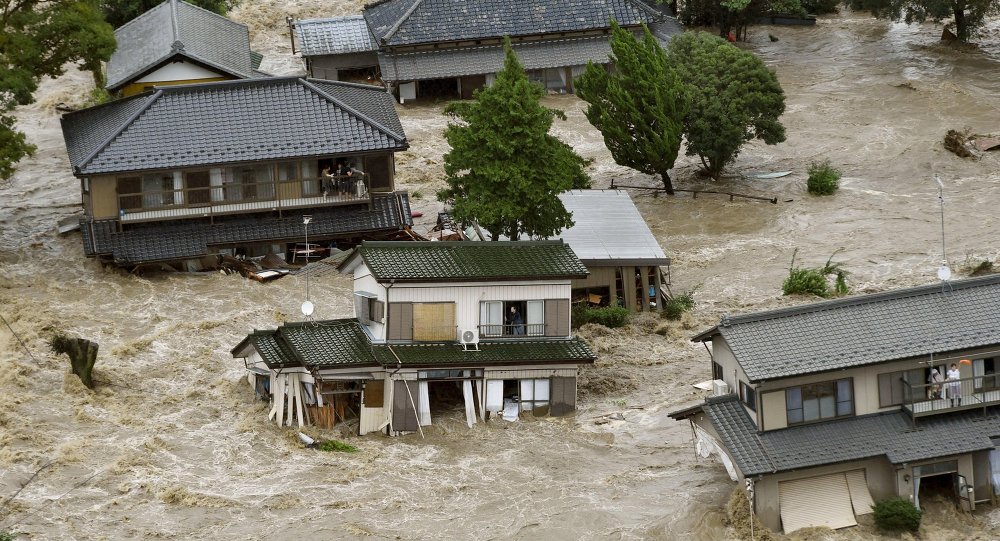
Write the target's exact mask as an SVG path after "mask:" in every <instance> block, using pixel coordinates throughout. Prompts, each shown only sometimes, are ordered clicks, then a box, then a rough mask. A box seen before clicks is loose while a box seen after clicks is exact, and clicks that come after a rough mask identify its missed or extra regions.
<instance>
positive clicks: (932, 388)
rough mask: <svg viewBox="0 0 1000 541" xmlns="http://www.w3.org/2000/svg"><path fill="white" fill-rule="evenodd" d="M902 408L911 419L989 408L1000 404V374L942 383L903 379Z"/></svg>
mask: <svg viewBox="0 0 1000 541" xmlns="http://www.w3.org/2000/svg"><path fill="white" fill-rule="evenodd" d="M902 383H903V409H904V410H906V412H907V413H909V414H910V417H912V418H917V417H925V416H928V415H936V414H938V413H947V412H953V411H963V410H971V409H977V408H986V407H988V406H993V405H997V404H1000V375H994V374H986V375H983V376H976V377H971V378H962V379H957V380H947V381H945V382H943V383H940V384H926V383H923V384H911V383H910V382H908V381H906V380H903V382H902Z"/></svg>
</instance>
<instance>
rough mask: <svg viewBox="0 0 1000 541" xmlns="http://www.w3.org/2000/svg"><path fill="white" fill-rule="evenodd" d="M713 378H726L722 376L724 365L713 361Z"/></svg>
mask: <svg viewBox="0 0 1000 541" xmlns="http://www.w3.org/2000/svg"><path fill="white" fill-rule="evenodd" d="M712 379H725V378H723V377H722V365H721V364H719V363H717V362H715V361H712Z"/></svg>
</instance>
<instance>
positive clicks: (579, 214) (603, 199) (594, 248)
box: [557, 190, 670, 266]
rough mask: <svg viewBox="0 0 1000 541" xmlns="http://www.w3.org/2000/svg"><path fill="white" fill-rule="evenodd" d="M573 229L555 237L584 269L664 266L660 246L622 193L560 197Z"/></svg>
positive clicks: (578, 192) (587, 192)
mask: <svg viewBox="0 0 1000 541" xmlns="http://www.w3.org/2000/svg"><path fill="white" fill-rule="evenodd" d="M559 200H560V201H562V202H563V206H565V207H566V210H568V211H570V212H571V213H573V221H574V222H575V223H574V224H573V227H570V228H568V229H564V230H563V231H562V232H560V233H559V234H558V235H557V236H558V237H560V238H562V239H563V240H564V241H566V242H567V243H568V244H569V245H570V247H571V248H573V252H574V253H575V254H576V256H577V257H579V258H580V261H583V264H584V265H588V266H589V265H592V264H596V265H666V264H667V263H669V262H670V260H669V259H667V256H666V254H664V253H663V249H662V248H660V243H659V242H658V241H657V240H656V237H654V236H653V233H652V232H651V231H650V230H649V226H648V225H646V221H645V220H643V219H642V215H641V214H639V209H637V208H635V204H634V203H632V198H631V197H629V194H628V192H626V191H624V190H570V191H568V192H563V193H561V194H559Z"/></svg>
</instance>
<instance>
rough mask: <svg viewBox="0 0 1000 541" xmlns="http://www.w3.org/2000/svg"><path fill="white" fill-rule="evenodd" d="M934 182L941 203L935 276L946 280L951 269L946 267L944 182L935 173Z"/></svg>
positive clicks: (949, 276)
mask: <svg viewBox="0 0 1000 541" xmlns="http://www.w3.org/2000/svg"><path fill="white" fill-rule="evenodd" d="M934 182H936V183H937V185H938V203H940V205H941V266H940V267H938V271H937V276H938V279H939V280H941V281H942V282H947V281H948V280H949V279H950V278H951V269H950V268H949V267H948V251H947V250H946V249H945V243H944V184H943V183H942V182H941V177H939V176H938V175H937V174H936V173H935V174H934Z"/></svg>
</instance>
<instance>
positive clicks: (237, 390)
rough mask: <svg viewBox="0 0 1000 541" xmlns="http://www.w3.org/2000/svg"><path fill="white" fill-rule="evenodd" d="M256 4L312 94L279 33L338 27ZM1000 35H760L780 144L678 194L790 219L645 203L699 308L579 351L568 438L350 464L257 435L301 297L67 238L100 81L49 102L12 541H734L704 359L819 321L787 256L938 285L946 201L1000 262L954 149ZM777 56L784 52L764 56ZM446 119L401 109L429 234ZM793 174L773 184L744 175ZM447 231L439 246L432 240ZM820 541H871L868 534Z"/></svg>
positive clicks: (29, 268)
mask: <svg viewBox="0 0 1000 541" xmlns="http://www.w3.org/2000/svg"><path fill="white" fill-rule="evenodd" d="M285 5H286V4H283V3H279V2H275V1H271V2H265V1H261V2H249V1H247V2H245V3H244V5H242V6H240V7H239V8H238V9H237V10H236V11H235V12H234V16H235V17H237V18H242V19H244V20H246V21H247V22H248V23H250V25H251V27H252V28H253V31H254V32H255V37H254V40H255V47H258V48H260V49H261V50H263V51H264V52H266V53H268V54H269V55H270V57H269V58H268V60H267V64H265V68H266V69H270V70H271V71H272V72H274V73H292V72H294V71H295V70H296V69H298V64H297V63H296V61H295V60H294V59H293V58H291V57H290V56H289V55H288V52H289V51H288V47H287V41H286V40H287V37H286V36H283V35H282V32H283V31H285V29H284V28H283V16H284V12H285V11H284V10H285V9H287V10H288V11H292V12H294V13H293V14H294V15H296V16H299V17H308V16H320V15H324V14H327V15H330V14H340V13H347V12H350V11H352V10H357V9H358V7H359V3H358V2H342V3H337V4H335V5H334V7H331V8H330V10H329V11H325V10H324V8H323V6H322V4H321V3H319V2H318V1H313V0H308V1H299V2H293V3H290V4H287V8H286V7H284V6H285ZM998 28H1000V25H998V24H997V21H992V22H991V24H990V26H989V28H988V29H987V33H986V36H985V38H984V40H983V45H982V47H981V48H953V47H949V46H946V45H942V44H940V43H939V42H938V41H937V36H938V35H939V34H940V27H939V26H937V25H923V26H905V25H897V24H890V23H887V22H884V21H876V20H873V19H871V18H869V17H867V16H865V15H862V14H850V13H846V14H842V15H836V16H831V17H824V18H821V19H820V21H819V23H818V24H817V25H816V26H815V27H812V28H788V27H757V28H754V29H753V30H752V32H751V34H752V36H751V42H750V43H749V44H748V45H747V46H748V47H749V48H750V49H752V50H753V51H755V52H756V53H757V54H759V55H761V56H762V57H763V58H764V60H765V61H766V62H767V63H768V64H769V65H770V66H772V67H773V68H774V69H775V70H777V73H778V76H779V78H780V80H781V83H782V86H783V87H784V89H785V92H786V94H787V112H786V113H785V115H784V117H783V122H784V124H785V126H786V127H787V130H788V141H787V142H786V143H784V144H781V145H777V146H770V147H768V146H763V145H756V144H755V145H750V146H748V147H747V148H746V149H745V150H744V152H743V153H742V155H741V156H740V158H739V160H738V162H737V164H736V165H735V166H734V167H733V168H732V172H733V173H734V176H732V177H731V178H727V179H725V180H723V181H722V182H719V183H712V182H709V181H705V180H704V179H701V178H700V177H698V176H697V174H696V167H695V164H694V161H693V160H691V159H690V158H683V159H681V160H679V162H678V167H677V169H676V171H675V177H676V179H677V181H678V184H679V185H680V187H684V188H691V187H703V188H705V187H712V188H722V189H726V190H731V191H736V192H742V193H748V194H755V195H765V196H775V197H778V198H779V200H780V202H779V203H778V204H777V205H771V204H768V203H761V202H751V201H746V200H737V201H734V202H729V201H728V199H727V198H725V197H720V196H701V197H699V198H697V199H692V198H690V196H685V195H678V196H676V197H665V196H661V197H654V196H652V195H650V193H649V192H646V191H643V190H633V191H632V196H633V198H634V199H635V201H636V203H637V205H638V206H639V208H640V210H641V211H642V213H643V215H644V216H645V218H646V219H647V221H648V222H649V223H650V226H651V228H652V229H653V231H654V232H655V233H656V235H657V236H658V238H659V239H660V241H661V244H662V245H663V247H664V248H665V249H666V250H667V252H668V253H669V255H670V256H671V257H672V258H673V260H674V265H673V276H674V288H675V290H686V289H690V288H692V287H695V286H697V293H696V295H695V298H696V300H697V301H698V305H697V307H696V309H695V310H694V312H693V313H692V314H688V315H686V316H685V318H684V319H683V320H682V321H681V322H678V323H669V324H667V323H664V322H662V321H659V320H656V319H653V318H639V319H638V320H637V321H636V322H635V323H634V324H632V325H631V326H630V327H629V328H627V329H625V330H620V331H608V330H605V329H603V328H597V327H588V328H585V329H583V330H582V332H581V334H582V335H583V336H584V337H585V338H586V339H587V340H588V341H589V342H590V343H591V344H592V345H593V347H594V349H595V350H596V351H597V352H598V353H599V354H600V359H599V360H598V362H597V364H596V365H595V366H594V367H593V368H587V369H585V370H584V372H583V374H582V376H581V396H580V409H579V411H578V412H577V414H576V415H575V416H571V417H567V418H560V419H540V420H523V421H521V422H517V423H511V424H507V423H501V422H493V423H490V424H488V425H483V424H479V425H477V426H476V427H475V428H473V429H471V430H469V429H467V428H465V426H464V423H463V422H462V420H461V414H460V413H457V414H456V415H454V416H450V417H449V416H448V415H445V416H442V417H440V419H439V420H438V421H437V422H436V423H435V425H434V426H433V427H431V428H430V429H429V430H428V434H427V438H426V439H421V438H420V436H418V435H411V436H406V437H401V438H387V437H382V436H369V437H364V438H358V437H354V436H351V435H350V434H335V435H336V436H337V437H341V438H342V439H345V440H346V441H348V442H350V443H352V444H354V445H356V446H357V447H358V448H359V449H360V451H359V452H358V453H356V454H327V453H320V452H315V451H311V450H306V449H302V448H301V447H300V446H299V445H298V444H297V442H296V441H295V438H294V432H293V431H290V430H282V429H279V428H277V427H275V426H274V425H272V424H269V423H267V422H266V420H265V419H266V413H265V408H264V406H263V405H262V404H261V403H259V402H255V401H254V400H253V399H252V391H251V390H250V388H249V387H248V386H247V385H246V384H245V380H244V379H243V378H242V376H243V367H242V364H241V363H240V362H239V361H237V360H234V359H232V358H230V355H229V349H230V348H231V347H232V346H233V345H234V344H236V343H237V342H238V341H239V340H240V339H241V338H242V337H243V336H245V335H246V334H247V333H248V332H249V331H250V330H251V329H254V328H272V327H274V326H276V325H278V324H280V323H281V322H283V321H286V320H291V319H295V317H296V314H297V306H298V304H299V303H300V301H301V299H302V297H303V285H304V284H303V283H302V282H301V280H300V279H299V278H296V277H289V278H285V279H283V280H279V281H277V282H274V283H271V284H267V285H261V284H258V283H255V282H248V281H245V280H243V279H242V278H240V277H238V276H224V275H219V274H207V275H200V276H192V275H176V274H175V275H166V274H159V275H146V276H131V275H126V274H123V273H121V272H118V271H114V270H109V269H103V268H102V267H101V266H100V265H98V264H97V263H95V262H93V261H90V260H87V259H86V258H85V257H84V256H83V254H82V250H81V245H80V244H81V242H80V238H79V236H78V234H70V235H68V236H66V237H59V236H57V235H56V234H55V226H56V222H57V220H59V219H61V218H64V217H67V216H70V215H73V214H74V213H77V212H78V208H79V199H80V195H79V188H78V182H77V181H76V180H75V179H74V178H73V177H72V176H71V174H70V168H69V165H68V163H67V160H66V157H65V150H64V148H63V144H62V138H61V135H60V132H59V124H58V118H57V116H56V113H55V110H54V106H55V104H56V103H59V102H65V103H70V104H72V103H78V102H79V101H80V99H81V96H83V95H84V94H85V92H86V90H87V85H88V77H87V76H85V75H83V74H80V73H78V72H71V73H69V74H67V75H66V76H64V77H62V78H60V79H59V80H57V81H46V82H45V83H44V84H43V86H42V88H41V89H40V91H39V101H38V103H37V104H35V105H32V106H29V107H25V108H22V109H20V110H18V112H17V115H18V119H19V122H20V127H21V129H23V130H25V131H26V132H27V133H28V134H29V137H30V139H31V141H32V142H34V143H35V144H37V145H38V147H39V150H38V154H37V155H36V156H35V157H34V158H33V159H31V160H28V161H26V162H24V163H23V164H22V166H21V168H20V171H19V172H18V174H17V176H16V178H15V180H14V182H13V185H12V186H9V187H7V188H6V189H4V190H3V191H0V232H2V237H0V310H2V313H3V315H4V317H5V318H6V319H7V320H8V321H9V322H10V324H11V325H12V327H13V329H14V330H15V331H16V333H17V335H18V336H19V337H20V339H22V340H23V341H24V343H25V344H26V346H27V347H28V348H29V350H30V352H31V354H30V355H28V354H26V353H25V352H24V350H23V349H21V347H20V346H19V344H18V341H17V339H16V338H15V337H14V335H13V334H12V333H11V332H9V330H8V329H6V328H0V502H3V501H4V500H6V498H8V497H9V496H10V495H12V494H13V493H14V492H15V491H16V490H18V488H19V487H20V486H21V485H22V483H24V482H25V481H26V480H27V479H28V478H29V477H30V476H31V474H32V473H33V472H35V471H36V470H37V469H38V468H40V467H42V466H43V465H46V464H51V465H50V466H49V467H48V468H46V469H44V470H43V471H42V472H41V473H39V474H38V476H37V478H36V479H35V480H34V481H33V482H31V483H30V484H28V485H27V486H26V487H25V488H24V489H23V491H21V492H20V494H18V495H17V497H16V498H14V499H13V500H12V501H10V503H9V504H8V505H7V506H6V507H2V506H3V504H2V503H0V531H3V530H8V529H13V530H16V531H20V532H24V533H25V534H28V535H30V536H31V537H32V538H37V539H123V538H154V537H155V538H177V539H288V538H298V537H304V536H307V535H309V536H311V537H317V538H325V539H329V538H355V537H365V536H374V537H377V538H406V539H410V538H413V539H430V538H459V539H463V538H479V539H502V538H512V537H513V538H532V539H537V538H542V539H549V538H551V539H578V538H612V539H645V538H659V539H722V538H726V537H729V536H731V535H732V532H731V530H728V529H727V527H726V525H725V523H724V511H723V508H724V505H725V502H726V500H727V497H728V495H729V493H730V492H731V490H732V489H733V484H732V483H730V482H729V481H728V478H727V477H726V475H725V472H724V470H723V469H722V468H721V467H720V466H719V465H717V464H715V463H713V462H711V461H709V460H702V459H697V458H696V457H695V455H694V453H693V451H692V448H691V442H690V432H689V429H688V427H687V426H686V425H684V424H682V423H677V422H674V421H671V420H670V419H668V418H667V417H666V413H667V412H668V411H671V410H673V409H677V408H679V407H682V406H685V405H688V404H691V403H694V402H695V401H696V400H699V399H700V398H701V396H702V394H701V392H700V391H695V390H694V389H693V388H692V387H691V386H690V384H691V383H694V382H697V381H701V380H705V379H708V377H709V370H708V360H707V356H706V354H705V352H704V350H703V349H702V348H701V346H700V345H695V344H691V343H689V342H687V339H688V338H689V337H690V336H691V335H693V334H694V333H695V332H697V331H698V330H700V329H703V328H705V327H706V326H708V325H710V324H712V323H713V322H715V321H716V320H717V318H718V317H719V316H720V315H721V314H723V313H726V312H742V311H749V310H757V309H764V308H772V307H776V306H781V305H786V304H791V303H796V302H803V301H804V300H803V299H784V298H782V297H781V296H780V283H781V280H782V278H783V277H784V275H785V274H786V272H787V267H788V264H789V261H790V259H791V256H792V251H793V250H794V249H795V248H798V249H799V252H798V253H799V256H798V257H799V261H801V262H802V263H804V264H807V265H814V264H815V265H819V264H822V263H823V262H824V261H825V260H826V258H827V257H828V256H829V255H830V254H831V253H833V252H834V251H836V250H842V251H841V252H840V253H839V254H838V256H837V260H838V261H841V262H842V263H843V264H844V266H845V268H846V269H847V270H849V271H850V272H851V275H850V277H849V282H850V285H851V286H852V287H853V288H854V290H855V291H856V292H865V291H875V290H882V289H887V288H891V287H900V286H909V285H914V284H920V283H927V282H930V281H932V280H934V274H935V269H936V267H937V266H938V264H939V263H940V260H941V245H940V236H939V235H940V229H939V228H940V222H939V214H938V210H939V207H938V203H937V193H936V187H935V185H934V183H933V182H932V180H931V177H932V174H934V173H937V174H939V175H940V176H941V178H942V179H943V181H944V183H945V186H946V188H945V199H946V234H947V240H948V252H947V256H948V259H949V261H950V263H951V264H952V267H953V268H956V269H959V268H961V267H962V266H963V264H965V262H966V261H969V262H976V261H979V260H985V259H989V260H993V261H996V260H997V257H998V253H997V251H998V247H997V243H996V208H997V203H998V202H1000V198H998V185H1000V173H998V169H1000V168H998V163H1000V161H998V159H997V158H996V157H995V156H996V154H993V155H987V156H986V157H985V158H984V159H983V160H981V161H969V160H963V159H960V158H958V157H956V156H954V155H952V154H950V153H948V152H947V151H945V150H944V149H943V147H942V144H941V141H942V137H943V135H944V133H945V131H946V130H947V129H949V128H955V129H962V128H963V127H966V126H968V127H970V128H971V129H972V130H973V131H976V132H992V133H998V132H1000V77H998V76H997V73H1000V32H998ZM769 32H770V33H772V34H774V35H775V36H776V37H778V38H779V41H775V42H771V41H770V40H769V39H768V38H767V34H768V33H769ZM546 103H547V104H549V105H551V106H555V107H559V108H562V109H564V110H566V111H567V114H568V115H569V120H568V121H567V122H563V123H558V124H557V126H556V127H555V132H556V133H557V134H558V135H559V136H560V137H561V138H563V139H564V140H566V141H567V142H569V143H570V144H572V145H573V146H574V147H575V148H576V149H577V150H578V151H579V152H580V153H581V154H583V155H584V156H587V157H592V158H595V160H596V161H595V163H594V165H593V166H592V170H591V173H592V175H593V178H594V184H595V187H606V186H608V185H609V184H610V182H611V180H612V179H617V180H618V181H620V182H622V183H628V184H635V185H648V186H654V185H655V184H656V180H655V179H651V178H649V177H647V176H645V175H641V174H637V173H635V172H632V171H629V170H627V169H624V168H621V167H619V166H616V165H615V164H614V163H613V162H612V161H611V160H610V159H609V156H608V153H607V151H606V149H605V148H604V145H603V142H602V140H601V137H600V135H599V134H598V133H597V132H595V130H593V129H592V128H591V127H590V126H589V125H588V124H587V122H586V120H585V119H584V117H583V113H582V111H583V106H582V104H581V102H579V101H578V100H577V99H576V98H574V97H572V96H553V97H550V98H546ZM441 109H442V108H441V105H438V104H433V105H414V106H407V107H405V108H401V109H400V115H401V116H402V120H403V124H404V126H405V128H406V132H407V134H408V136H409V138H410V141H411V143H412V148H411V150H410V151H408V152H407V153H404V154H402V155H399V156H398V170H399V175H400V183H401V185H402V186H403V187H404V188H406V189H409V190H410V191H411V193H413V194H414V197H415V199H416V200H415V208H417V209H418V210H423V211H425V213H426V214H427V215H428V218H427V220H432V219H433V213H434V211H436V210H437V209H438V208H439V207H440V204H439V203H438V202H437V201H436V200H435V199H434V192H435V191H436V190H437V189H438V188H440V187H441V181H440V178H441V172H442V167H441V164H442V155H443V153H444V151H445V150H446V145H445V143H444V141H443V140H442V138H441V129H442V128H443V127H444V125H445V124H446V121H447V119H446V118H444V117H443V116H442V115H441ZM826 158H829V159H830V160H831V161H832V162H833V164H834V165H836V166H837V167H839V168H841V169H842V170H843V171H844V178H843V180H842V187H841V190H840V192H838V193H837V195H835V196H833V197H826V198H817V197H811V196H809V195H808V194H807V193H806V191H805V167H806V165H807V164H808V162H810V161H812V160H820V159H826ZM782 170H791V171H793V174H792V175H790V176H787V177H784V178H781V179H777V180H753V179H748V178H745V177H743V176H740V175H739V173H755V172H767V171H782ZM428 225H429V221H425V222H424V223H421V224H420V227H421V228H426V227H427V226H428ZM311 287H312V297H313V300H315V301H318V302H317V314H316V316H317V317H320V318H333V317H345V316H350V315H351V313H352V308H351V306H350V304H349V302H348V299H349V298H350V295H349V294H350V291H351V282H350V280H349V279H348V278H347V277H344V276H329V275H328V276H324V277H322V278H319V279H316V280H313V281H312V284H311ZM53 330H62V331H65V332H69V333H72V334H77V335H80V336H83V337H86V338H89V339H92V340H96V341H97V342H99V343H100V345H101V355H100V360H99V362H98V366H97V370H96V373H95V374H96V378H97V379H98V380H99V381H101V382H104V383H102V384H101V385H100V386H99V387H98V389H97V390H96V391H93V392H91V391H88V390H86V389H84V388H83V387H82V386H81V385H80V383H79V381H78V380H77V379H76V378H75V377H73V376H69V375H67V362H66V361H65V360H64V359H61V358H57V357H55V356H54V355H52V354H51V353H49V352H48V350H47V347H46V345H45V337H46V336H48V335H49V334H50V333H51V332H52V331H53ZM998 522H1000V521H998V520H997V518H996V517H994V516H993V515H991V514H989V512H988V511H987V512H983V513H981V514H980V515H978V516H976V517H973V518H968V517H957V516H954V515H953V514H952V515H949V514H948V513H947V512H945V511H942V512H941V513H938V514H937V515H933V516H931V517H930V518H929V524H928V525H927V526H926V530H927V531H926V532H925V533H926V536H927V537H929V538H932V539H967V538H981V539H987V538H990V537H991V536H994V537H995V534H996V532H997V530H996V529H995V528H996V524H997V523H998ZM817 535H818V537H814V538H824V539H826V538H840V539H871V538H874V537H875V535H874V534H873V533H871V531H870V530H866V529H863V528H862V529H849V530H845V531H841V532H837V533H836V534H817Z"/></svg>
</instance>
